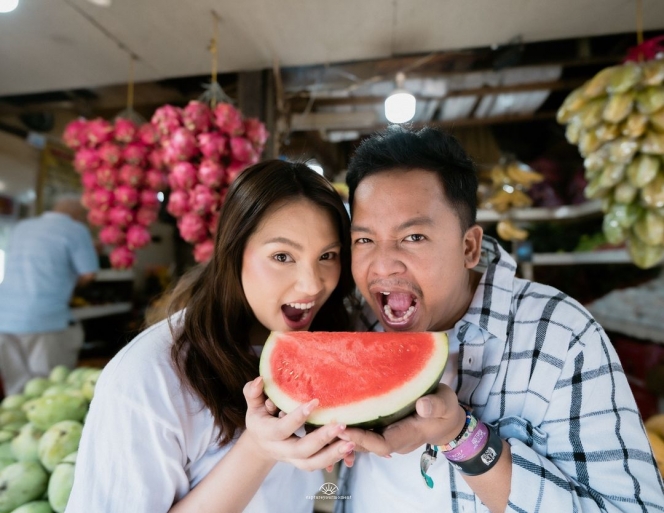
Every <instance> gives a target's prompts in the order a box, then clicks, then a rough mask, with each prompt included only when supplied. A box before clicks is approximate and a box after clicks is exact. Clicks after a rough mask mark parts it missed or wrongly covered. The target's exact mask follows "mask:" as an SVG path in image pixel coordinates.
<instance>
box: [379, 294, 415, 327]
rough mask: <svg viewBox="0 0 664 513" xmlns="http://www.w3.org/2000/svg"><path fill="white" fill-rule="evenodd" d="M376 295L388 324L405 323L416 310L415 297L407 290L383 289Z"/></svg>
mask: <svg viewBox="0 0 664 513" xmlns="http://www.w3.org/2000/svg"><path fill="white" fill-rule="evenodd" d="M378 295H379V300H380V302H381V305H382V310H383V314H384V317H385V319H386V320H387V321H388V322H389V323H390V324H394V325H403V324H406V323H407V322H408V321H409V320H410V319H411V318H412V317H413V314H414V313H415V311H416V310H417V306H418V304H417V298H416V297H415V296H413V295H412V294H410V293H408V292H388V291H383V292H380V293H379V294H378Z"/></svg>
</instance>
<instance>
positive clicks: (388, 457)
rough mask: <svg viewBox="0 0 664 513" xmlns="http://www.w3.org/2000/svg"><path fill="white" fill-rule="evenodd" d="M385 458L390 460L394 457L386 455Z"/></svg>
mask: <svg viewBox="0 0 664 513" xmlns="http://www.w3.org/2000/svg"><path fill="white" fill-rule="evenodd" d="M383 458H387V459H388V460H389V459H391V458H392V455H391V454H386V455H385V456H383Z"/></svg>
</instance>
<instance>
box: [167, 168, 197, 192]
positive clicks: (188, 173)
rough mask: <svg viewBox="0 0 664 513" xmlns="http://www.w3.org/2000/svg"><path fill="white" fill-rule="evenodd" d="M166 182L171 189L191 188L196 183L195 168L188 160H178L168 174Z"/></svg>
mask: <svg viewBox="0 0 664 513" xmlns="http://www.w3.org/2000/svg"><path fill="white" fill-rule="evenodd" d="M168 183H169V184H170V186H171V188H173V189H176V190H177V189H185V190H189V189H191V188H192V187H193V186H194V184H195V183H196V168H195V167H194V165H193V164H192V163H190V162H178V163H177V164H175V165H174V166H173V169H172V170H171V173H170V174H169V175H168Z"/></svg>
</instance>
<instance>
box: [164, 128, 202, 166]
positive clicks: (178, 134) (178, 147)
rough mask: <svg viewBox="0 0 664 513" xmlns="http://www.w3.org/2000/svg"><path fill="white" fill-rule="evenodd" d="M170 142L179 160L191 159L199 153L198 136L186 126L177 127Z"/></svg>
mask: <svg viewBox="0 0 664 513" xmlns="http://www.w3.org/2000/svg"><path fill="white" fill-rule="evenodd" d="M169 143H170V146H171V148H172V150H171V151H174V152H175V155H176V156H177V159H178V160H189V159H191V158H193V157H194V156H195V155H196V154H197V153H198V144H197V143H196V137H195V136H194V134H192V133H191V132H190V131H189V130H187V129H186V128H178V129H176V130H175V132H173V134H172V135H171V137H170V139H169Z"/></svg>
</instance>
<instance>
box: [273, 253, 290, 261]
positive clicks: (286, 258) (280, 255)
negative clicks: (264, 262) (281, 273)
mask: <svg viewBox="0 0 664 513" xmlns="http://www.w3.org/2000/svg"><path fill="white" fill-rule="evenodd" d="M272 258H274V259H275V260H276V261H277V262H282V263H286V262H289V261H291V257H290V256H289V255H287V254H286V253H277V254H276V255H274V256H273V257H272Z"/></svg>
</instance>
